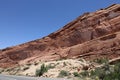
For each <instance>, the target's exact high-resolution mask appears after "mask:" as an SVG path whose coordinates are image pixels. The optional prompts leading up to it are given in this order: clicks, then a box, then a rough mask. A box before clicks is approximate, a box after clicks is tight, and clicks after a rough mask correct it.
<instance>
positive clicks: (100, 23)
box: [0, 4, 120, 67]
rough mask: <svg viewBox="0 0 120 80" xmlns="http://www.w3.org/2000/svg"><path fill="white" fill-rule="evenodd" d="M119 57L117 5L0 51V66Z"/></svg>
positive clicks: (80, 17)
mask: <svg viewBox="0 0 120 80" xmlns="http://www.w3.org/2000/svg"><path fill="white" fill-rule="evenodd" d="M119 55H120V4H114V5H112V6H110V7H108V8H105V9H101V10H98V11H96V12H92V13H85V14H83V15H82V16H79V17H78V18H77V19H75V20H74V21H72V22H70V23H68V24H67V25H65V26H64V27H63V28H61V29H60V30H58V31H56V32H54V33H52V34H50V35H48V36H46V37H44V38H42V39H37V40H34V41H31V42H28V43H24V44H21V45H18V46H14V47H9V48H6V49H3V50H1V51H0V66H1V67H9V66H13V65H15V64H22V63H23V62H24V63H26V62H31V61H35V60H47V61H49V60H56V59H60V58H76V57H83V58H85V59H93V58H96V57H98V56H99V57H100V56H101V57H102V56H106V57H109V58H114V57H118V56H119Z"/></svg>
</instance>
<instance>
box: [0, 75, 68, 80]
mask: <svg viewBox="0 0 120 80" xmlns="http://www.w3.org/2000/svg"><path fill="white" fill-rule="evenodd" d="M0 80H70V79H63V78H43V77H26V76H14V75H2V74H0Z"/></svg>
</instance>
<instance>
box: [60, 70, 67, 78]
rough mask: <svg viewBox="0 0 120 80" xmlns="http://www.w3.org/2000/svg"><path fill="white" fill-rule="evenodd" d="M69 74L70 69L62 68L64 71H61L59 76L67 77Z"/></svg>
mask: <svg viewBox="0 0 120 80" xmlns="http://www.w3.org/2000/svg"><path fill="white" fill-rule="evenodd" d="M68 75H69V72H68V71H64V70H62V71H60V73H59V76H58V77H65V76H68Z"/></svg>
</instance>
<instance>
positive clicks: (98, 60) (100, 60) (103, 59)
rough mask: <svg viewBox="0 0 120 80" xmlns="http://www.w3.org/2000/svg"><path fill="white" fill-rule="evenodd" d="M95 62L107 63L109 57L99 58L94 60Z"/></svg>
mask: <svg viewBox="0 0 120 80" xmlns="http://www.w3.org/2000/svg"><path fill="white" fill-rule="evenodd" d="M94 62H96V63H99V64H103V63H107V62H108V59H107V58H97V59H95V60H94Z"/></svg>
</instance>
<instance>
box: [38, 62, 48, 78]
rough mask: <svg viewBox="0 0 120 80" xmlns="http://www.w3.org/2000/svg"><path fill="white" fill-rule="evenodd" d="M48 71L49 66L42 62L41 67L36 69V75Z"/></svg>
mask: <svg viewBox="0 0 120 80" xmlns="http://www.w3.org/2000/svg"><path fill="white" fill-rule="evenodd" d="M47 71H48V68H47V67H46V66H45V64H42V65H41V67H40V69H37V70H36V76H42V75H43V74H44V73H45V72H47Z"/></svg>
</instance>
